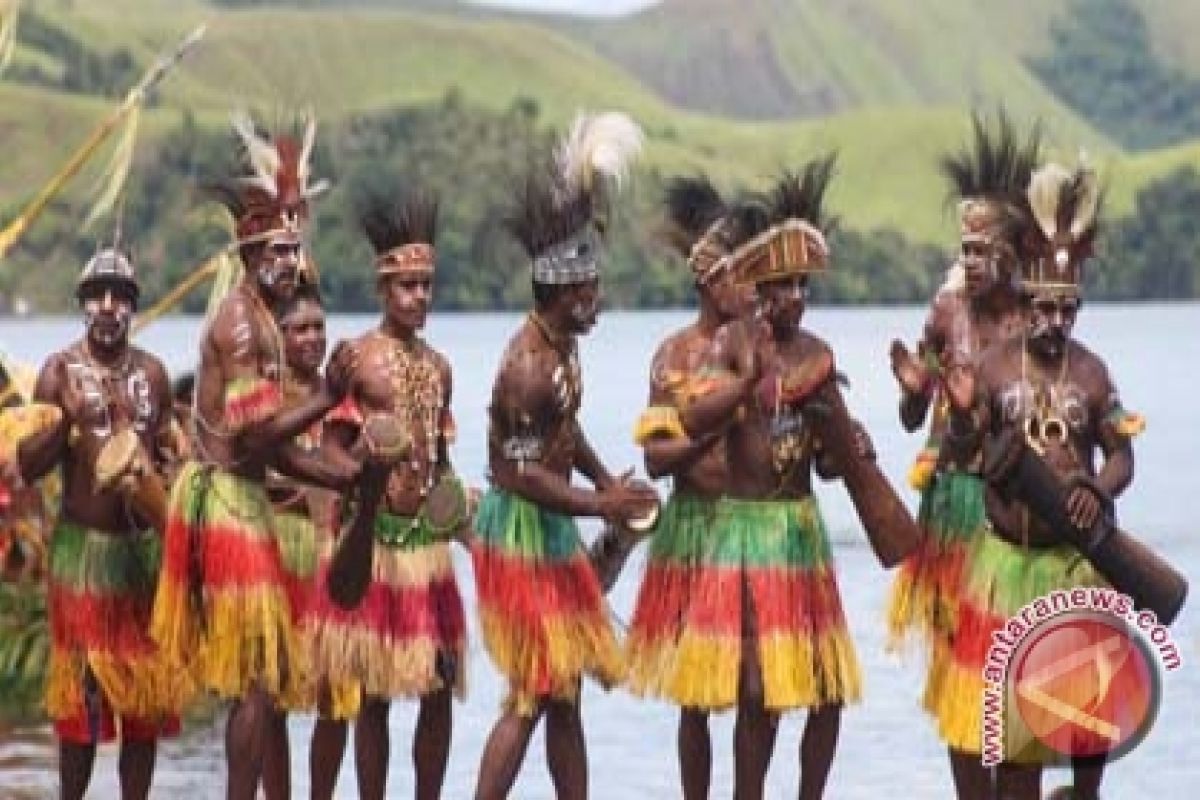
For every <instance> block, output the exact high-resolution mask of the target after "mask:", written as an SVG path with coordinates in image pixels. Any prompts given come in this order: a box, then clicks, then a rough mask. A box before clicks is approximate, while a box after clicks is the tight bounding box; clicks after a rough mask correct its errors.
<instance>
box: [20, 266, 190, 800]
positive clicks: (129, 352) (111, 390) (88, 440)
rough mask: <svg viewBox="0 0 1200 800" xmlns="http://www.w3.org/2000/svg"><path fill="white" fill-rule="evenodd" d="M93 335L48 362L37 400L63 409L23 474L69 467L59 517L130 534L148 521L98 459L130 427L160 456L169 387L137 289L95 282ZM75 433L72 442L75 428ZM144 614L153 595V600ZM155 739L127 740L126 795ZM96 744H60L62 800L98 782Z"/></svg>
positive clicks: (136, 792) (147, 763)
mask: <svg viewBox="0 0 1200 800" xmlns="http://www.w3.org/2000/svg"><path fill="white" fill-rule="evenodd" d="M82 305H83V309H84V315H85V321H86V325H87V333H86V335H85V336H84V338H83V339H81V340H80V341H77V342H75V343H74V344H72V345H71V346H70V347H69V348H67V349H66V350H64V351H62V352H59V353H56V354H54V355H52V356H51V357H50V358H49V359H48V360H47V361H46V363H45V365H44V366H43V367H42V371H41V374H40V375H39V376H38V381H37V386H36V388H35V390H34V399H35V400H38V401H41V402H44V403H53V404H55V405H57V406H59V407H60V408H62V409H63V423H62V424H61V425H59V426H58V427H57V428H56V429H55V430H51V431H48V432H46V433H45V434H43V435H41V436H37V437H34V438H33V439H31V440H29V441H26V442H25V443H24V444H23V445H22V447H21V449H20V455H19V459H20V463H21V468H22V473H23V475H24V477H25V479H26V480H27V481H34V480H37V479H38V478H40V477H42V476H43V475H45V474H46V473H47V472H49V471H50V470H51V469H52V468H53V467H54V466H56V465H58V464H61V465H62V467H63V495H62V511H61V513H62V517H63V519H65V520H69V521H72V522H75V523H78V524H80V525H83V526H86V527H89V528H96V529H99V530H103V531H107V532H109V533H111V534H112V535H114V536H129V535H132V534H134V533H136V532H138V531H139V530H141V529H142V528H143V527H144V523H143V522H142V521H140V520H135V519H133V518H132V514H131V512H129V511H128V510H127V507H126V502H125V500H124V499H123V498H122V497H121V496H120V495H119V494H118V493H117V492H116V491H100V490H99V489H98V488H97V486H96V475H95V468H96V457H97V455H98V454H99V453H100V450H101V448H102V447H103V446H104V445H105V443H107V442H108V441H109V440H110V439H111V437H112V435H113V434H115V433H117V432H118V431H121V430H124V429H126V428H130V427H132V428H133V429H134V430H135V431H137V434H138V438H139V439H140V441H141V443H142V446H143V447H144V448H145V450H146V452H147V453H150V454H155V453H156V451H157V447H156V445H157V443H158V442H159V440H160V435H161V434H162V433H163V431H164V430H165V429H166V425H167V423H168V422H169V420H170V418H171V391H170V382H169V381H168V379H167V373H166V370H165V369H164V368H163V365H162V362H160V361H159V360H158V359H157V358H155V357H154V356H152V355H150V354H149V353H147V352H145V351H143V350H139V349H138V348H135V347H132V346H131V345H130V344H129V322H130V320H131V319H132V315H133V310H134V303H133V299H132V295H130V294H128V292H127V291H124V290H122V289H121V288H120V287H119V285H114V286H103V285H102V286H100V287H97V288H95V289H94V290H93V291H91V292H89V294H87V295H85V296H84V297H83V300H82ZM72 430H73V431H75V433H76V436H75V438H73V440H72V438H71V437H70V432H71V431H72ZM145 600H146V619H147V623H148V621H149V606H150V603H151V602H152V600H153V598H152V597H149V596H148V597H146V598H145ZM156 752H157V742H156V741H154V740H151V741H147V742H132V741H125V740H122V742H121V754H120V758H119V765H118V769H119V771H120V779H121V794H122V797H123V798H144V797H146V796H147V795H148V793H149V790H150V782H151V778H152V775H153V772H154V760H155V754H156ZM95 754H96V748H95V746H94V745H81V744H75V743H71V742H65V741H64V742H61V743H60V758H59V776H60V780H61V783H62V795H63V797H64V798H82V797H83V796H84V794H85V793H86V792H87V787H88V784H89V783H90V781H91V774H92V765H93V762H94V760H95Z"/></svg>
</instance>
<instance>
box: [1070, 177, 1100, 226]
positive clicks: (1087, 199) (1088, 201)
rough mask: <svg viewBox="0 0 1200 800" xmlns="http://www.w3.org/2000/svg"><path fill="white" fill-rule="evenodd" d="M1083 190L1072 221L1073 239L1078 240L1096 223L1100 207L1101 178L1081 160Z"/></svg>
mask: <svg viewBox="0 0 1200 800" xmlns="http://www.w3.org/2000/svg"><path fill="white" fill-rule="evenodd" d="M1078 174H1079V179H1080V183H1081V189H1080V194H1079V202H1078V204H1077V205H1076V206H1075V216H1074V218H1072V220H1071V238H1072V239H1078V238H1079V237H1080V236H1082V235H1083V232H1084V231H1086V230H1087V229H1088V228H1090V227H1091V226H1092V225H1093V224H1094V223H1095V221H1096V209H1097V208H1098V207H1099V205H1100V178H1099V176H1097V175H1096V171H1095V170H1094V169H1092V168H1091V167H1090V166H1088V164H1087V163H1086V162H1085V161H1084V160H1083V159H1082V158H1081V159H1080V166H1079V173H1078Z"/></svg>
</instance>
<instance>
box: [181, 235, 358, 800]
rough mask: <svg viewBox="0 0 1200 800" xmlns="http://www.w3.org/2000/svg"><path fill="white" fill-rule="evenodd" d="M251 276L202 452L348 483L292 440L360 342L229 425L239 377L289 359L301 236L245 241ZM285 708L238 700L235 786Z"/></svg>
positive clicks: (276, 374) (325, 399) (203, 356)
mask: <svg viewBox="0 0 1200 800" xmlns="http://www.w3.org/2000/svg"><path fill="white" fill-rule="evenodd" d="M242 256H243V261H244V262H245V263H246V276H245V277H244V278H243V280H242V282H241V283H240V284H238V286H237V287H236V288H235V289H234V291H233V292H232V293H231V294H230V296H229V297H227V298H225V300H224V301H223V302H222V303H221V306H220V307H219V308H218V310H217V312H216V314H215V315H214V317H213V319H212V321H211V323H210V324H209V326H208V328H207V329H206V331H205V333H204V337H203V340H202V341H201V346H200V365H199V368H198V369H197V371H196V408H197V415H196V437H197V445H198V446H197V450H196V452H197V456H198V457H199V458H203V459H205V460H207V461H209V462H211V463H215V464H217V465H219V466H221V467H222V468H224V469H226V470H228V471H229V472H231V473H233V474H235V475H239V476H241V477H244V478H247V479H249V480H251V481H255V482H257V483H263V482H264V481H265V479H266V472H267V467H268V466H274V467H275V468H277V469H278V470H279V471H280V472H284V473H285V474H289V475H292V476H293V477H297V478H300V479H302V480H306V481H308V482H311V483H315V484H317V485H322V486H326V487H328V488H335V489H343V490H344V489H346V488H348V487H349V486H350V485H351V484H352V483H353V481H354V480H355V479H356V478H357V473H356V472H351V471H348V470H345V469H343V468H344V467H345V466H346V465H345V464H339V463H336V462H333V461H332V460H330V459H322V458H319V457H314V456H312V455H311V454H305V453H304V452H303V451H302V450H301V448H299V447H296V446H295V445H294V444H293V443H292V439H294V438H295V437H296V436H297V435H298V434H299V433H300V432H301V431H304V430H306V429H307V428H309V427H310V426H311V425H312V424H313V423H314V422H316V421H317V420H318V419H320V418H321V417H323V416H324V415H325V414H326V413H327V412H328V411H329V409H331V408H332V407H333V406H334V405H335V404H336V403H337V402H338V401H339V400H340V399H341V397H342V396H343V395H344V394H345V392H346V387H347V375H348V374H349V372H350V371H351V369H352V368H353V365H354V361H355V358H356V354H355V353H354V351H353V348H351V347H348V346H345V345H339V346H338V348H337V349H335V351H334V354H333V357H332V358H331V360H330V364H329V367H328V370H327V372H326V377H325V381H324V382H323V384H322V385H321V388H320V390H319V391H317V392H316V393H315V394H314V395H313V396H311V397H309V398H306V399H305V400H303V401H302V402H301V403H299V404H298V405H296V406H295V407H292V408H285V409H283V410H281V411H280V412H279V413H277V414H275V415H273V416H272V417H270V418H268V419H265V420H261V421H258V422H254V423H251V424H249V425H246V426H245V427H243V428H242V429H241V430H239V431H234V432H231V431H228V430H227V428H226V426H225V424H224V420H223V417H222V415H223V413H224V408H223V406H224V396H225V388H226V387H227V386H228V385H229V384H230V382H232V381H233V380H235V379H238V378H251V379H257V378H268V379H272V380H279V379H280V378H281V373H282V370H283V366H284V353H283V343H282V337H281V336H280V335H279V333H278V329H277V326H276V323H275V318H274V313H275V309H276V308H277V307H278V305H279V304H280V303H281V302H282V301H284V300H286V299H287V298H288V297H290V296H291V293H292V292H293V291H294V290H295V286H296V276H297V271H298V266H299V262H300V257H301V250H300V242H299V240H298V239H297V238H295V237H293V236H287V235H283V236H279V237H275V238H273V239H271V240H269V241H267V242H266V243H265V244H264V245H262V246H261V247H252V248H247V249H243V253H242ZM278 719H279V713H278V710H277V709H275V708H274V707H273V704H272V702H271V699H270V697H269V696H267V695H266V694H265V693H264V692H262V691H261V690H259V689H257V688H256V689H253V690H251V691H250V693H249V694H248V695H247V696H246V697H245V698H242V699H241V700H238V701H237V702H235V703H234V705H233V708H232V709H231V711H230V714H229V719H228V721H227V724H226V729H225V744H226V746H225V758H226V764H227V772H228V776H229V778H228V785H227V796H228V797H229V798H231V799H233V798H237V799H238V800H240V799H241V798H246V800H249V798H252V797H254V793H255V791H256V788H257V786H258V783H259V780H260V778H261V776H262V771H263V764H264V760H265V752H266V749H267V746H268V743H269V742H270V741H271V730H272V728H275V729H276V730H277V728H278Z"/></svg>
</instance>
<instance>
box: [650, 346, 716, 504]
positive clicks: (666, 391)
mask: <svg viewBox="0 0 1200 800" xmlns="http://www.w3.org/2000/svg"><path fill="white" fill-rule="evenodd" d="M715 333H716V332H715V331H709V330H705V329H704V328H703V327H701V326H700V325H699V324H692V325H689V326H688V327H686V328H684V329H682V330H680V331H677V332H676V333H674V334H672V335H671V336H669V337H668V338H667V339H666V340H664V341H663V343H662V344H661V345H659V348H658V351H657V352H656V353H655V354H654V359H653V361H652V362H651V367H650V403H651V404H652V405H655V404H657V405H674V406H676V407H678V406H679V405H680V402H679V399H678V394H679V393H681V392H683V391H685V390H686V383H687V382H688V381H690V380H693V379H694V378H695V376H696V375H697V373H699V372H700V371H701V370H702V369H703V368H704V366H705V365H706V364H707V362H708V359H709V353H710V351H711V349H712V345H713V337H714V335H715ZM672 479H673V481H674V484H675V487H674V488H675V491H676V492H683V493H687V494H697V495H701V496H704V497H716V496H718V495H720V494H722V493H723V492H724V491H725V487H726V484H727V481H728V471H727V467H726V461H725V444H724V439H723V438H722V437H714V438H713V443H712V444H711V445H710V446H709V447H708V448H707V449H706V450H705V451H704V452H703V453H702V454H701V455H700V456H699V457H698V458H697V459H696V460H694V461H692V462H691V463H689V464H688V465H686V466H685V467H684V468H682V469H680V470H679V471H677V472H675V473H674V474H673V475H672Z"/></svg>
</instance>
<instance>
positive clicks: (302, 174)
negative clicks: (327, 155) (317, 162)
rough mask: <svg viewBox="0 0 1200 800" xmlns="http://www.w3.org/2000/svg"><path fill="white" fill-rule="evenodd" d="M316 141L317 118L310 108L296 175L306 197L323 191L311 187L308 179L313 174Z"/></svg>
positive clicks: (306, 115) (305, 116)
mask: <svg viewBox="0 0 1200 800" xmlns="http://www.w3.org/2000/svg"><path fill="white" fill-rule="evenodd" d="M316 141H317V118H316V117H315V116H314V115H313V113H312V111H311V110H309V111H308V112H307V113H306V114H305V115H304V138H303V139H302V140H301V145H300V159H299V161H298V162H297V163H296V177H297V178H298V179H299V181H300V191H301V192H302V193H303V194H304V196H305V197H311V196H313V194H312V193H314V192H320V191H321V189H320V188H317V187H311V188H310V187H309V185H308V179H309V177H310V176H311V172H312V171H311V167H312V163H311V160H312V151H313V145H314V144H315V143H316Z"/></svg>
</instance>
